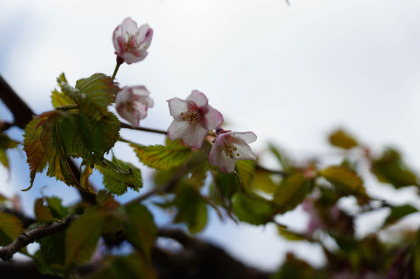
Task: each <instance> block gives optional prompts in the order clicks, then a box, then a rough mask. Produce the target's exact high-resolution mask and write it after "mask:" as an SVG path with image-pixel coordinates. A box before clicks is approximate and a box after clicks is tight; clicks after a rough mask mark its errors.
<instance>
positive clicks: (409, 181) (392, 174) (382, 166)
mask: <svg viewBox="0 0 420 279" xmlns="http://www.w3.org/2000/svg"><path fill="white" fill-rule="evenodd" d="M372 172H373V173H374V174H375V175H376V177H377V178H378V180H379V181H380V182H384V183H390V184H392V185H394V187H395V188H401V187H407V186H413V185H417V186H418V185H419V184H418V179H417V176H416V175H415V174H414V172H413V171H412V170H410V169H409V168H408V167H407V165H406V164H405V163H404V162H403V160H402V159H401V155H400V154H399V153H398V151H396V150H394V149H388V150H386V151H385V152H384V153H383V154H382V156H381V157H380V158H378V159H375V160H373V161H372Z"/></svg>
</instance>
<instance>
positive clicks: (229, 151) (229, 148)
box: [222, 142, 239, 159]
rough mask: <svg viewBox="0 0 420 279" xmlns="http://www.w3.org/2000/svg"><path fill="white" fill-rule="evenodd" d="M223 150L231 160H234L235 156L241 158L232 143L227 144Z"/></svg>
mask: <svg viewBox="0 0 420 279" xmlns="http://www.w3.org/2000/svg"><path fill="white" fill-rule="evenodd" d="M222 150H223V152H225V155H226V156H227V157H230V158H231V159H234V157H235V156H239V152H237V151H238V148H236V147H235V146H234V145H232V144H231V143H227V142H225V143H224V144H223V146H222Z"/></svg>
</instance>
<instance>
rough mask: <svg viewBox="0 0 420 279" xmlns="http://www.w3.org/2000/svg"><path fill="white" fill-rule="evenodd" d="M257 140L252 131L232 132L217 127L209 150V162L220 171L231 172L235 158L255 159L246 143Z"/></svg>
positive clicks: (233, 168)
mask: <svg viewBox="0 0 420 279" xmlns="http://www.w3.org/2000/svg"><path fill="white" fill-rule="evenodd" d="M256 140H257V136H256V135H255V134H254V133H253V132H232V131H224V130H222V129H220V130H219V129H218V131H217V137H216V139H215V141H214V144H213V146H212V148H211V150H210V155H209V162H210V164H211V165H213V166H217V167H219V169H220V171H221V172H233V171H234V170H235V164H236V161H237V160H255V159H256V158H257V157H256V156H255V154H254V153H252V151H251V148H250V147H249V145H248V143H251V142H254V141H256Z"/></svg>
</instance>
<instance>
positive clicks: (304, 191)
mask: <svg viewBox="0 0 420 279" xmlns="http://www.w3.org/2000/svg"><path fill="white" fill-rule="evenodd" d="M311 189H312V187H311V183H310V181H309V180H307V179H306V178H305V177H304V176H303V175H302V174H300V173H297V172H295V173H293V174H291V175H289V176H287V177H285V178H284V179H283V180H282V181H281V183H280V186H279V187H278V188H277V191H276V192H275V194H274V200H273V201H274V202H275V203H276V204H278V205H280V206H282V208H283V210H282V212H283V213H284V212H286V211H289V210H292V209H294V208H295V207H296V206H298V205H299V204H301V203H302V202H303V200H304V199H305V197H306V195H308V194H309V193H310V191H311Z"/></svg>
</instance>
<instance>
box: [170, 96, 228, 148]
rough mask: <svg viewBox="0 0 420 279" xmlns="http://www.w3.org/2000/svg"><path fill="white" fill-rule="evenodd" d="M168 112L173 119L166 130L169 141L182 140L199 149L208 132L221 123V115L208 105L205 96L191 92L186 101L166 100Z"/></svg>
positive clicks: (177, 99)
mask: <svg viewBox="0 0 420 279" xmlns="http://www.w3.org/2000/svg"><path fill="white" fill-rule="evenodd" d="M168 104H169V111H170V114H171V116H172V117H173V118H174V121H172V123H171V125H170V126H169V128H168V137H169V139H170V140H176V139H182V140H183V141H184V143H185V144H187V145H188V146H191V147H195V148H201V146H202V145H203V142H204V139H205V138H206V135H207V133H208V131H209V130H213V129H216V128H217V127H219V126H220V125H221V124H222V123H223V116H222V114H221V113H220V112H219V111H218V110H216V109H214V108H213V107H211V106H210V105H209V104H208V100H207V97H206V95H204V94H203V93H201V92H200V91H198V90H193V91H192V93H191V94H190V95H189V96H188V98H187V99H185V101H184V100H181V99H179V98H172V99H170V100H168Z"/></svg>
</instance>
